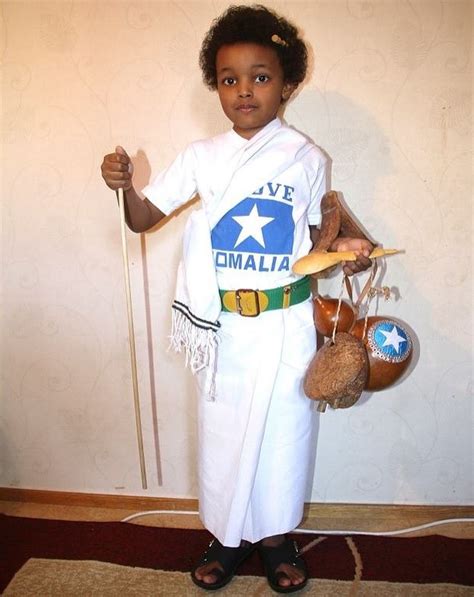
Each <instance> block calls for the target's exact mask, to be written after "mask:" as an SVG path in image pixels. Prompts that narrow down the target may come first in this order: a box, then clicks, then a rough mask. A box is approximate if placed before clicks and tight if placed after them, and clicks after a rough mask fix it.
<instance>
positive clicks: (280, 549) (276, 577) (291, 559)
mask: <svg viewBox="0 0 474 597" xmlns="http://www.w3.org/2000/svg"><path fill="white" fill-rule="evenodd" d="M258 551H259V553H260V555H261V556H262V560H263V565H264V566H265V573H266V575H267V579H268V584H269V585H270V587H271V588H272V589H273V590H274V591H276V592H277V593H295V592H296V591H300V590H301V589H302V588H303V587H305V586H306V584H307V582H308V573H307V570H306V564H305V562H304V560H303V558H302V557H301V555H300V553H299V551H298V546H297V545H296V541H291V540H290V539H288V537H285V539H284V541H283V543H281V544H280V545H277V546H276V547H270V546H268V545H263V543H262V542H260V544H259V546H258ZM280 564H290V565H291V566H295V568H298V570H301V572H303V574H304V575H305V579H304V580H303V581H302V582H300V583H299V584H297V585H288V586H287V587H283V586H282V585H280V583H279V581H280V580H281V579H282V578H288V575H287V574H285V573H284V572H282V571H279V572H276V569H277V568H278V566H280Z"/></svg>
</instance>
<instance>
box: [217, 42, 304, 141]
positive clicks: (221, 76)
mask: <svg viewBox="0 0 474 597" xmlns="http://www.w3.org/2000/svg"><path fill="white" fill-rule="evenodd" d="M216 72H217V92H218V94H219V99H220V101H221V105H222V109H223V110H224V113H225V115H226V116H227V118H229V119H230V120H231V121H232V122H233V123H234V131H235V132H236V133H238V134H239V135H240V136H242V137H244V138H245V139H250V138H251V137H253V136H254V135H255V134H256V133H258V131H260V130H261V129H262V128H263V127H264V126H266V125H267V124H268V123H269V122H271V121H272V120H273V119H274V118H275V117H276V115H277V113H278V109H279V108H280V105H281V103H282V100H287V99H288V98H289V97H290V95H291V93H292V92H293V90H294V87H295V86H294V85H291V84H287V83H285V82H284V81H283V70H282V68H281V65H280V61H279V60H278V56H277V53H276V52H275V50H273V49H272V48H269V47H266V46H260V45H259V44H254V43H246V42H242V43H236V44H231V45H226V46H222V47H221V48H220V49H219V51H218V52H217V57H216Z"/></svg>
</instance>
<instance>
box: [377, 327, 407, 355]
mask: <svg viewBox="0 0 474 597" xmlns="http://www.w3.org/2000/svg"><path fill="white" fill-rule="evenodd" d="M380 333H381V334H383V335H384V336H385V342H384V343H383V346H393V347H394V348H395V350H396V352H397V353H398V351H399V349H400V344H401V343H402V342H406V338H404V337H403V336H400V335H399V334H398V329H397V326H396V325H394V326H393V328H392V331H391V332H385V331H384V330H380Z"/></svg>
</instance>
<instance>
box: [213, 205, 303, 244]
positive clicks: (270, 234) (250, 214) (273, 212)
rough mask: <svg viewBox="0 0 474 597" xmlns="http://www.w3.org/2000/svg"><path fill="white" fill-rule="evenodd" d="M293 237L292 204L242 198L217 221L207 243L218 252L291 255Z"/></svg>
mask: <svg viewBox="0 0 474 597" xmlns="http://www.w3.org/2000/svg"><path fill="white" fill-rule="evenodd" d="M294 235H295V224H294V222H293V206H292V205H290V204H285V203H281V202H279V201H272V200H269V199H255V198H252V197H246V198H245V199H243V200H242V201H241V202H240V203H239V204H238V205H236V206H234V207H233V208H232V209H231V210H230V211H228V212H227V213H226V214H225V215H224V216H223V217H222V218H221V219H220V220H219V222H218V223H217V224H216V226H215V227H214V229H213V230H212V233H211V242H212V247H213V249H215V250H221V251H233V252H243V253H264V254H270V255H291V254H292V252H293V241H294Z"/></svg>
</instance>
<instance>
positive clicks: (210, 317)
mask: <svg viewBox="0 0 474 597" xmlns="http://www.w3.org/2000/svg"><path fill="white" fill-rule="evenodd" d="M220 312H221V301H220V296H219V288H218V286H217V279H216V270H215V266H214V259H213V254H212V247H211V234H210V231H209V223H208V220H207V217H206V214H205V212H204V210H203V209H199V210H197V211H194V212H192V213H191V215H190V217H189V219H188V221H187V223H186V227H185V230H184V238H183V258H182V260H181V262H180V264H179V267H178V275H177V280H176V298H175V300H174V302H173V305H172V328H171V348H173V349H174V350H175V351H176V352H182V351H183V350H184V353H185V359H186V366H189V367H190V369H191V371H192V373H193V374H194V373H196V372H197V371H200V370H201V369H203V368H204V367H209V368H210V373H211V379H210V385H209V387H208V388H207V390H208V391H207V393H208V394H209V397H210V398H212V397H213V394H214V391H213V386H214V370H215V362H216V350H217V330H218V329H219V327H220V324H219V322H218V321H217V320H218V318H219V314H220Z"/></svg>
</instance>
